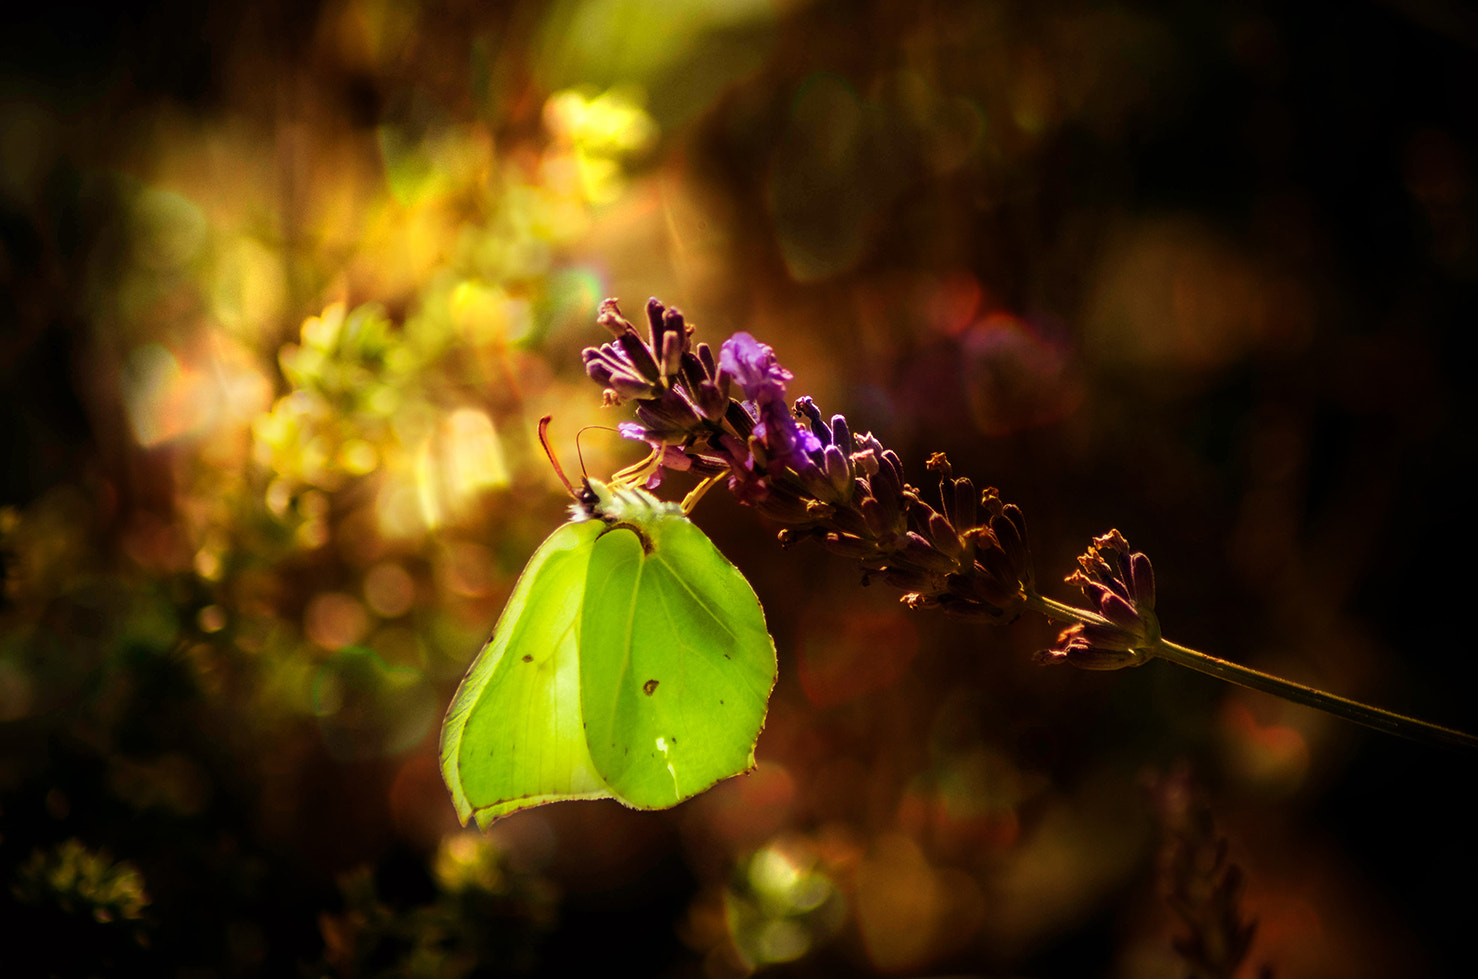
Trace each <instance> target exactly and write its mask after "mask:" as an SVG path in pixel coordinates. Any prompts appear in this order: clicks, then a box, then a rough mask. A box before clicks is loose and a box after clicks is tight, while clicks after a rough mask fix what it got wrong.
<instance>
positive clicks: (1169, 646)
mask: <svg viewBox="0 0 1478 979" xmlns="http://www.w3.org/2000/svg"><path fill="white" fill-rule="evenodd" d="M1026 605H1027V608H1030V609H1033V610H1035V611H1037V612H1040V613H1042V614H1043V615H1045V616H1047V617H1048V618H1049V619H1056V620H1058V621H1068V622H1082V623H1085V624H1086V623H1097V622H1102V621H1104V620H1103V619H1102V617H1101V616H1099V615H1097V614H1095V613H1093V612H1090V611H1088V610H1087V609H1081V608H1076V607H1074V606H1072V605H1066V604H1064V603H1062V602H1058V601H1054V600H1053V599H1050V598H1046V597H1045V596H1042V595H1036V594H1032V593H1028V594H1027V596H1026ZM1148 651H1149V653H1150V654H1151V655H1153V656H1158V657H1159V658H1160V659H1163V660H1168V661H1169V662H1171V663H1175V664H1176V665H1178V666H1184V667H1185V668H1186V669H1190V670H1195V671H1196V672H1198V673H1205V674H1206V675H1207V676H1214V677H1216V678H1217V679H1219V680H1225V681H1227V682H1228V683H1235V684H1237V685H1238V686H1242V687H1247V688H1248V689H1251V690H1259V691H1262V692H1263V693H1270V694H1272V695H1273V696H1275V697H1282V698H1283V699H1284V700H1287V701H1290V702H1292V703H1295V704H1302V705H1303V706H1305V707H1313V708H1314V709H1316V710H1322V711H1324V712H1325V713H1327V714H1333V715H1335V716H1336V717H1343V718H1344V719H1345V720H1347V721H1354V722H1355V723H1356V724H1363V725H1365V726H1366V727H1369V728H1374V729H1375V730H1377V731H1384V732H1386V733H1387V734H1395V735H1398V736H1400V737H1403V738H1409V739H1411V740H1413V741H1421V742H1425V743H1428V744H1446V745H1457V746H1458V747H1462V748H1470V749H1478V737H1474V736H1473V735H1471V734H1468V733H1466V732H1464V731H1458V730H1454V729H1453V728H1450V727H1443V726H1441V725H1440V724H1432V723H1430V722H1428V721H1422V720H1418V719H1417V718H1415V717H1407V716H1406V715H1404V714H1397V713H1395V712H1393V711H1388V710H1384V709H1382V708H1380V707H1372V706H1371V705H1369V704H1362V703H1360V702H1359V701H1356V700H1350V699H1348V698H1346V697H1339V696H1336V695H1335V694H1332V693H1326V692H1324V691H1323V690H1319V689H1317V688H1315V687H1310V686H1305V685H1304V684H1302V683H1295V682H1294V681H1292V680H1285V679H1283V678H1282V677H1278V676H1273V675H1272V674H1271V673H1264V672H1262V671H1261V670H1254V669H1253V668H1252V667H1250V666H1243V665H1241V664H1240V663H1233V662H1231V661H1230V660H1224V659H1219V658H1218V657H1215V656H1211V655H1209V654H1207V653H1203V652H1200V651H1199V650H1195V649H1191V648H1190V647H1189V646H1182V645H1180V644H1179V643H1173V642H1170V641H1168V640H1166V639H1159V640H1156V642H1155V644H1154V645H1153V646H1151V647H1150V648H1149V650H1148Z"/></svg>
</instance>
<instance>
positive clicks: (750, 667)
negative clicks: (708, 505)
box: [441, 474, 776, 828]
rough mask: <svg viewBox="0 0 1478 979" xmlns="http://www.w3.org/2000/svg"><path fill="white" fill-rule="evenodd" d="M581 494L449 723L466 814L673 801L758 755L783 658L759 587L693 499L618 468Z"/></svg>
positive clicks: (445, 742) (454, 776)
mask: <svg viewBox="0 0 1478 979" xmlns="http://www.w3.org/2000/svg"><path fill="white" fill-rule="evenodd" d="M622 475H626V474H622ZM696 495H697V494H695V496H696ZM577 499H578V501H579V502H578V503H577V505H576V507H575V510H576V514H575V518H574V519H573V520H571V521H570V522H569V523H566V524H565V525H564V526H562V527H560V528H559V529H558V530H556V531H555V532H554V533H553V534H551V535H550V536H549V539H548V540H546V541H545V542H544V543H543V544H542V545H540V547H539V549H538V550H537V551H536V552H534V556H533V557H532V558H531V559H530V560H529V563H528V566H527V567H526V568H524V570H523V573H522V574H521V575H520V576H519V579H518V583H517V584H516V585H515V586H514V588H513V595H512V597H511V598H510V599H509V600H508V605H507V607H506V608H505V609H504V610H503V615H502V617H501V618H500V619H499V620H498V624H497V627H496V628H495V629H494V630H493V637H492V639H490V640H489V641H488V644H487V645H486V646H484V647H483V649H482V652H481V653H479V654H478V657H477V659H476V660H475V661H474V662H473V664H472V667H471V669H469V670H468V672H467V676H466V677H465V678H464V679H463V680H462V685H461V687H459V688H458V690H457V695H456V697H455V698H454V699H453V700H452V704H451V708H450V709H449V710H448V711H447V715H446V720H445V721H444V722H443V724H442V729H441V772H442V777H443V778H445V780H446V784H447V787H448V788H449V789H450V790H451V793H452V802H453V803H454V804H455V805H456V807H457V815H458V816H459V817H460V818H461V820H462V822H463V823H464V824H465V823H466V822H467V821H468V819H470V818H473V817H476V819H477V823H478V825H479V826H481V827H483V828H486V827H487V826H488V825H489V824H490V823H491V822H493V820H495V819H499V818H501V817H503V816H507V815H509V814H510V813H514V812H518V811H519V810H521V809H528V808H530V807H533V806H539V805H543V804H545V803H548V802H558V801H560V800H564V799H615V800H616V801H617V802H620V803H622V804H623V805H626V806H630V807H631V808H633V809H665V808H668V807H671V806H675V805H677V804H678V803H679V802H682V801H683V800H685V799H689V798H692V797H693V796H695V795H697V794H698V793H699V792H702V791H704V790H705V789H707V788H709V787H710V786H712V785H714V784H715V783H716V782H718V781H720V780H721V779H725V778H729V777H730V776H733V775H739V774H741V773H743V772H746V771H749V770H750V769H752V768H753V767H754V764H755V761H754V747H755V742H756V741H757V740H758V739H759V735H760V731H761V729H763V727H764V723H765V712H766V708H767V704H768V702H769V698H770V691H771V689H772V688H773V687H774V685H775V669H776V666H775V644H774V641H773V640H772V639H771V638H770V634H769V631H768V630H767V629H766V627H765V614H764V610H763V609H762V608H761V607H760V603H759V599H758V598H757V597H755V594H754V589H752V588H751V587H750V586H749V582H747V581H745V580H744V576H743V575H741V574H740V573H739V569H738V568H736V567H734V565H733V564H731V563H730V562H729V561H728V559H727V558H725V557H724V556H723V555H722V554H720V553H719V550H718V548H716V547H714V545H713V542H712V541H710V540H709V539H708V538H707V537H706V536H705V535H704V534H703V532H702V531H701V530H699V529H698V527H697V526H696V525H695V524H694V523H693V522H692V521H691V520H689V519H688V517H687V513H686V511H685V510H684V508H683V507H682V506H679V505H677V504H674V503H666V502H663V501H661V500H659V499H657V498H656V497H654V496H652V494H650V493H648V492H646V491H645V490H642V489H637V488H634V487H632V486H630V485H629V484H628V483H626V482H623V481H619V479H618V482H616V483H614V484H612V485H607V484H604V483H599V482H595V481H593V480H587V481H586V483H585V488H584V491H583V492H582V493H580V494H578V497H577ZM689 499H690V501H691V500H692V499H693V497H690V498H689Z"/></svg>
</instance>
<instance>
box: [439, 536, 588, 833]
mask: <svg viewBox="0 0 1478 979" xmlns="http://www.w3.org/2000/svg"><path fill="white" fill-rule="evenodd" d="M602 530H604V525H603V524H602V523H601V522H600V521H598V520H594V521H582V522H572V523H567V524H565V525H564V526H562V527H560V528H559V529H558V530H556V531H555V532H554V533H553V534H551V535H550V536H549V538H548V539H547V540H546V541H545V542H544V543H543V544H542V545H540V547H539V549H538V550H537V551H535V552H534V556H533V557H532V558H530V559H529V563H528V566H527V567H526V568H524V570H523V573H522V574H521V575H519V578H518V582H517V583H516V584H515V585H514V588H513V594H512V596H511V597H510V598H509V599H508V604H507V606H506V607H505V608H504V610H503V614H502V616H501V617H500V618H499V619H498V624H497V626H496V627H495V628H494V630H493V636H492V638H491V639H490V640H489V641H488V644H487V645H486V646H484V647H483V649H482V652H481V653H479V654H478V657H477V659H476V661H474V662H473V664H472V667H471V668H470V669H469V670H468V672H467V676H466V677H465V678H464V679H463V680H462V685H461V686H460V687H459V688H458V689H457V695H456V697H454V698H453V699H452V705H451V707H450V709H448V711H447V715H446V720H445V722H444V723H443V725H442V731H441V771H442V776H443V777H444V778H445V779H446V784H447V787H448V788H449V789H451V793H452V802H453V803H454V804H455V805H456V807H457V815H458V816H459V817H460V818H461V820H462V822H463V823H464V824H465V823H466V822H467V821H468V819H469V818H471V817H473V816H475V817H476V818H477V822H478V825H480V826H482V827H484V828H486V827H487V826H488V824H489V823H491V822H492V821H493V820H495V819H497V818H499V817H501V816H506V815H508V814H509V813H513V812H517V811H518V810H520V809H528V808H530V807H532V806H537V805H542V804H543V803H546V802H555V801H558V800H561V799H604V798H609V797H611V796H612V795H613V793H612V791H611V789H610V787H609V786H608V785H607V783H606V782H605V780H603V779H602V778H601V777H600V775H599V774H597V771H596V767H595V765H594V764H593V762H592V761H591V757H590V751H589V749H588V748H587V747H586V742H585V728H584V718H583V715H582V708H581V704H580V662H581V645H580V643H581V640H580V612H581V605H582V602H583V599H584V595H585V591H586V583H587V580H588V578H587V576H588V573H589V569H590V559H591V556H592V554H593V553H594V552H595V543H596V540H597V538H598V537H600V534H601V531H602Z"/></svg>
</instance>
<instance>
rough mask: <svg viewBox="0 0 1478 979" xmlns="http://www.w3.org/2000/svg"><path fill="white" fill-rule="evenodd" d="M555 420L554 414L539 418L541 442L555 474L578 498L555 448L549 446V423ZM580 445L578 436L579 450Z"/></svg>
mask: <svg viewBox="0 0 1478 979" xmlns="http://www.w3.org/2000/svg"><path fill="white" fill-rule="evenodd" d="M553 420H554V416H553V415H545V416H544V417H543V418H540V419H539V444H540V445H542V446H543V447H544V454H545V455H546V456H548V457H549V464H550V465H551V466H553V467H554V474H555V475H556V476H558V477H559V481H560V482H561V483H564V484H565V489H567V490H569V491H570V495H571V496H573V497H574V498H575V499H577V500H578V499H579V498H580V494H579V493H577V492H575V487H574V486H572V485H571V484H570V477H568V476H566V475H565V471H564V467H563V466H561V465H560V464H559V460H558V459H556V458H555V457H554V450H553V449H551V448H550V447H549V423H550V422H551V421H553ZM579 447H580V441H579V439H578V438H577V439H576V440H575V448H576V450H577V451H578V450H579ZM581 465H582V466H583V465H584V463H583V462H582V463H581Z"/></svg>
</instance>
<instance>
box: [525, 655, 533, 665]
mask: <svg viewBox="0 0 1478 979" xmlns="http://www.w3.org/2000/svg"><path fill="white" fill-rule="evenodd" d="M523 661H524V662H525V663H532V662H533V661H534V657H532V656H530V655H529V654H528V653H525V654H524V657H523Z"/></svg>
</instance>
